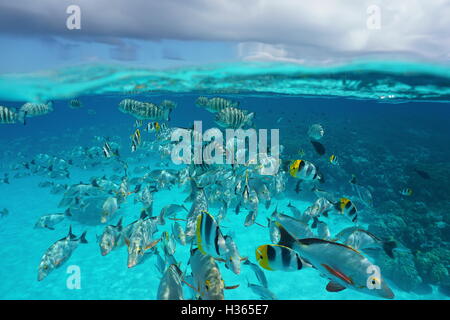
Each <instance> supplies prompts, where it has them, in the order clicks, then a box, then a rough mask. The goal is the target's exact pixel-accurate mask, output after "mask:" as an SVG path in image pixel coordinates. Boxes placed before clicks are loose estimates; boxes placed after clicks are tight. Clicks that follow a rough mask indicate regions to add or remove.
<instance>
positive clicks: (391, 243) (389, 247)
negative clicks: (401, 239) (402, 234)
mask: <svg viewBox="0 0 450 320" xmlns="http://www.w3.org/2000/svg"><path fill="white" fill-rule="evenodd" d="M395 248H397V242H396V241H395V240H388V241H385V242H383V250H384V252H386V254H387V255H388V256H389V258H391V259H393V258H394V251H393V250H394V249H395Z"/></svg>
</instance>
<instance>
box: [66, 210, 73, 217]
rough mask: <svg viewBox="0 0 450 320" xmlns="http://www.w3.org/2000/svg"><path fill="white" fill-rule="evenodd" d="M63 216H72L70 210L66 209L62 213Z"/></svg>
mask: <svg viewBox="0 0 450 320" xmlns="http://www.w3.org/2000/svg"><path fill="white" fill-rule="evenodd" d="M64 215H66V216H67V217H71V216H72V213H70V208H67V209H66V211H64Z"/></svg>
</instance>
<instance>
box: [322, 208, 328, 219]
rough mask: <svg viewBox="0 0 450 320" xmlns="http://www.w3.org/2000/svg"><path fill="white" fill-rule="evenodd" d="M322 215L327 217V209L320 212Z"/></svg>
mask: <svg viewBox="0 0 450 320" xmlns="http://www.w3.org/2000/svg"><path fill="white" fill-rule="evenodd" d="M322 215H323V216H324V217H326V218H328V210H327V211H324V212H322Z"/></svg>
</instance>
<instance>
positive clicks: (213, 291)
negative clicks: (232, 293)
mask: <svg viewBox="0 0 450 320" xmlns="http://www.w3.org/2000/svg"><path fill="white" fill-rule="evenodd" d="M189 264H190V266H191V270H192V277H193V281H194V283H193V287H194V288H195V291H196V292H197V293H198V294H199V295H200V297H201V298H202V300H224V299H225V295H224V289H225V284H224V281H223V280H222V274H221V272H220V269H219V266H218V265H217V263H216V261H215V260H214V258H212V257H211V256H210V255H207V254H203V253H201V252H200V250H197V249H193V250H191V257H190V259H189Z"/></svg>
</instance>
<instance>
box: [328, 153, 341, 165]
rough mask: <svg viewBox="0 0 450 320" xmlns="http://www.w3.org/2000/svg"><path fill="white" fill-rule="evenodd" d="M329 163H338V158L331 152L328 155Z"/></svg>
mask: <svg viewBox="0 0 450 320" xmlns="http://www.w3.org/2000/svg"><path fill="white" fill-rule="evenodd" d="M330 163H331V164H332V165H336V166H337V165H339V160H338V158H337V157H336V156H335V155H334V154H332V155H331V156H330Z"/></svg>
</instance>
